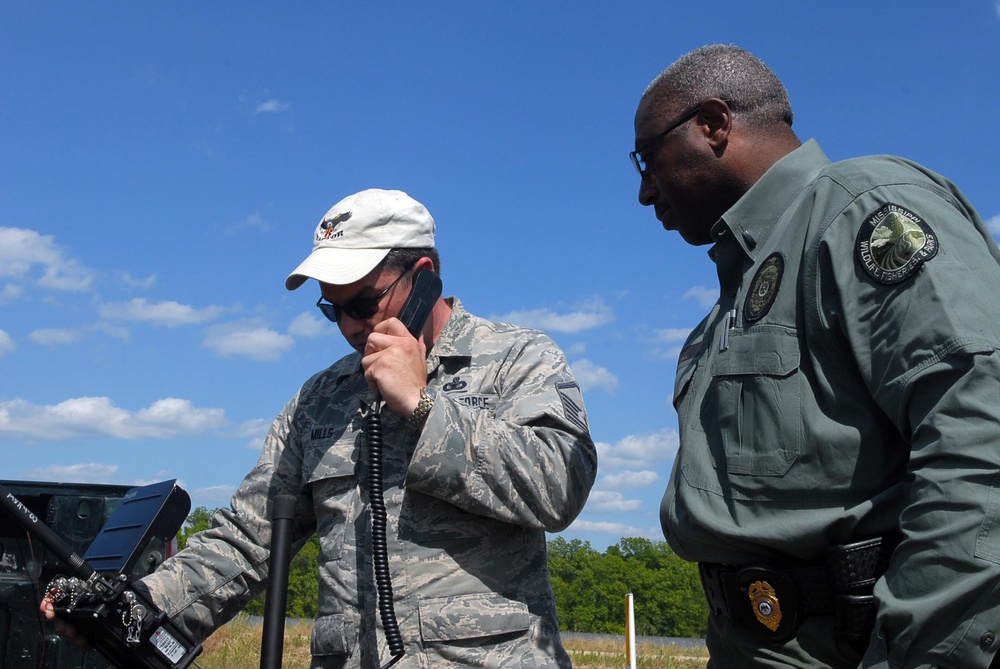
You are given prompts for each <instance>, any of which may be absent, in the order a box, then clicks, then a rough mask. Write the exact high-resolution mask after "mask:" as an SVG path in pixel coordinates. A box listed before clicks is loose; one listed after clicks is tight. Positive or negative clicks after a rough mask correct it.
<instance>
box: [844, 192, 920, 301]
mask: <svg viewBox="0 0 1000 669" xmlns="http://www.w3.org/2000/svg"><path fill="white" fill-rule="evenodd" d="M855 248H856V253H857V258H858V261H859V262H860V263H861V266H862V267H863V268H864V270H865V272H866V273H867V274H868V276H870V277H871V278H872V279H874V280H875V281H877V282H878V283H881V284H882V285H885V286H891V285H893V284H897V283H900V282H902V281H905V280H906V279H907V278H908V277H909V276H910V275H912V274H913V273H914V272H916V271H917V269H918V268H919V267H920V265H922V264H923V263H924V262H926V261H928V260H930V259H931V258H933V257H934V256H935V255H937V252H938V239H937V235H935V234H934V231H933V230H931V228H930V226H929V225H927V222H926V221H924V219H922V218H920V217H919V216H917V215H916V214H914V213H913V212H912V211H910V210H909V209H907V208H905V207H901V206H899V205H898V204H892V203H889V204H886V205H884V206H882V207H881V208H880V209H879V210H878V211H875V212H873V213H872V214H870V215H869V216H868V218H866V219H865V222H864V223H862V224H861V229H860V230H859V231H858V239H857V242H856V244H855Z"/></svg>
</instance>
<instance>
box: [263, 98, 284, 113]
mask: <svg viewBox="0 0 1000 669" xmlns="http://www.w3.org/2000/svg"><path fill="white" fill-rule="evenodd" d="M291 108H292V106H291V105H290V104H288V103H287V102H281V101H280V100H276V99H274V98H271V99H270V100H265V101H264V102H261V103H259V104H258V105H257V108H256V109H255V110H254V113H255V114H267V113H274V112H283V111H288V110H289V109H291Z"/></svg>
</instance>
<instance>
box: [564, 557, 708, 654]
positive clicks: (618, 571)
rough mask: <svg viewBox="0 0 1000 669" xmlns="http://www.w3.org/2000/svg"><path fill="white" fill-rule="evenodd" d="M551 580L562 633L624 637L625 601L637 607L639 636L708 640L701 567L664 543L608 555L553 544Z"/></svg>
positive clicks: (706, 612) (637, 630)
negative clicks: (699, 637) (703, 638)
mask: <svg viewBox="0 0 1000 669" xmlns="http://www.w3.org/2000/svg"><path fill="white" fill-rule="evenodd" d="M549 575H550V577H551V580H552V589H553V592H554V593H555V597H556V607H557V610H558V613H559V626H560V628H561V629H563V630H566V631H572V632H592V633H605V634H623V633H624V631H625V595H627V594H628V593H630V592H631V593H632V595H633V599H634V603H635V621H636V633H637V634H640V635H645V636H677V637H695V636H703V635H704V633H705V628H706V624H707V618H708V611H707V606H706V604H705V600H704V595H703V594H702V591H701V584H700V581H699V579H698V569H697V566H696V565H694V564H691V563H689V562H685V561H684V560H681V559H680V558H679V557H677V556H676V555H675V554H674V553H673V552H672V551H671V550H670V548H669V547H668V546H667V544H666V542H664V541H650V540H648V539H643V538H625V539H622V540H620V541H619V542H618V544H616V545H614V546H610V547H608V549H607V550H606V551H605V552H604V553H603V554H601V553H598V552H597V551H595V550H594V549H593V548H591V546H590V544H589V542H582V541H579V540H573V541H566V540H565V539H562V538H561V537H557V538H555V539H553V540H552V541H551V542H549Z"/></svg>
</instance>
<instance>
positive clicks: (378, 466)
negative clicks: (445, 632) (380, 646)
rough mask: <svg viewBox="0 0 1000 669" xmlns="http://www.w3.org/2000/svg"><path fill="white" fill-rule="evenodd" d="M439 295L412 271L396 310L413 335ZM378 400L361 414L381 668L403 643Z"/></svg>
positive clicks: (433, 282)
mask: <svg viewBox="0 0 1000 669" xmlns="http://www.w3.org/2000/svg"><path fill="white" fill-rule="evenodd" d="M440 297H441V279H440V277H438V275H437V274H435V273H434V272H432V271H430V270H428V269H422V270H419V271H418V272H416V273H415V274H414V275H413V284H412V288H411V289H410V296H409V297H408V298H407V299H406V304H404V305H403V308H402V310H401V311H400V312H399V320H401V321H402V322H403V325H405V326H406V329H407V330H409V331H410V334H411V335H413V336H414V337H415V338H419V337H420V332H421V331H422V330H423V329H424V324H425V323H426V322H427V317H428V316H430V313H431V310H432V309H433V308H434V304H435V303H437V301H438V298H440ZM381 404H382V400H381V398H380V397H376V399H375V404H374V405H373V406H372V408H371V409H370V410H369V411H368V416H367V417H366V418H365V428H366V430H365V431H366V432H367V435H368V496H369V503H370V504H371V509H372V564H373V567H374V572H375V590H376V591H377V592H378V612H379V616H380V617H381V619H382V628H383V630H384V631H385V641H386V645H388V647H389V652H390V653H391V654H392V659H391V660H390V661H389V662H388V664H386V665H385V666H384V667H383V669H388V667H391V666H392V665H394V664H395V663H396V662H398V661H399V659H400V658H401V657H403V653H404V652H405V646H404V645H403V637H402V635H401V634H400V633H399V623H398V622H397V621H396V610H395V607H394V606H393V602H392V580H391V578H390V574H389V549H388V547H387V542H386V511H385V499H384V496H383V484H382V417H381V415H380V414H379V411H380V409H381Z"/></svg>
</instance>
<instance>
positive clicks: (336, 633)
mask: <svg viewBox="0 0 1000 669" xmlns="http://www.w3.org/2000/svg"><path fill="white" fill-rule="evenodd" d="M347 628H348V622H347V618H346V616H345V615H344V614H343V613H338V614H335V615H332V616H323V617H321V618H317V619H316V621H315V622H314V623H313V629H312V637H311V638H310V642H309V649H310V651H311V652H312V654H313V655H315V656H318V657H326V656H330V655H346V654H347V653H349V652H350V651H351V648H350V645H349V644H348V642H347V639H348V635H347ZM351 636H352V637H353V636H354V635H353V634H352V635H351Z"/></svg>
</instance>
